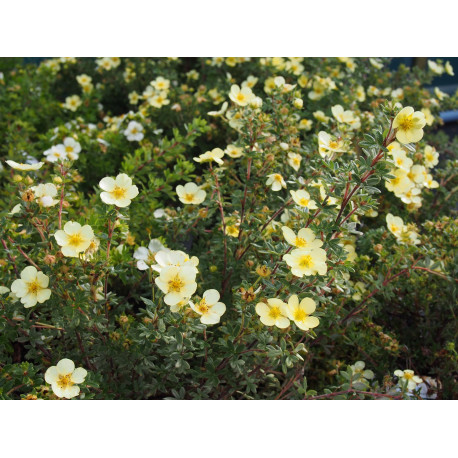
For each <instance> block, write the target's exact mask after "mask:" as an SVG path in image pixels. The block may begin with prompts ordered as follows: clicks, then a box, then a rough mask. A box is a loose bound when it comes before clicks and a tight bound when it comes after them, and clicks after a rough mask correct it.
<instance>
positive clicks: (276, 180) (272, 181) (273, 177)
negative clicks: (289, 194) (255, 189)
mask: <svg viewBox="0 0 458 458" xmlns="http://www.w3.org/2000/svg"><path fill="white" fill-rule="evenodd" d="M266 185H267V186H271V187H272V191H280V190H281V188H285V189H286V183H285V180H284V179H283V177H282V176H281V175H280V174H279V173H272V174H270V175H267V181H266Z"/></svg>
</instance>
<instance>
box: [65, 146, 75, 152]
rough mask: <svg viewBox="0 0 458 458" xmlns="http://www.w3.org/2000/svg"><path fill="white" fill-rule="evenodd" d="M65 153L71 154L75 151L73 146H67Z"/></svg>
mask: <svg viewBox="0 0 458 458" xmlns="http://www.w3.org/2000/svg"><path fill="white" fill-rule="evenodd" d="M65 151H66V152H67V153H71V152H72V151H73V146H66V147H65Z"/></svg>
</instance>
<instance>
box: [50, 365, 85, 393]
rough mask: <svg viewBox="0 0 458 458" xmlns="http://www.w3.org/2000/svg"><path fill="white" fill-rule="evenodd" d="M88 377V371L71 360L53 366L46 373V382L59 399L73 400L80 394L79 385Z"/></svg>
mask: <svg viewBox="0 0 458 458" xmlns="http://www.w3.org/2000/svg"><path fill="white" fill-rule="evenodd" d="M86 376H87V371H86V369H83V368H82V367H78V369H75V363H74V362H73V361H72V360H71V359H67V358H64V359H61V360H60V361H59V362H58V363H57V365H56V366H51V367H49V368H48V370H47V371H46V373H45V381H46V383H49V384H50V385H51V388H52V390H53V392H54V394H55V395H56V396H57V397H59V398H66V399H71V398H74V397H75V396H78V395H79V394H80V388H79V386H77V383H83V382H84V379H85V378H86Z"/></svg>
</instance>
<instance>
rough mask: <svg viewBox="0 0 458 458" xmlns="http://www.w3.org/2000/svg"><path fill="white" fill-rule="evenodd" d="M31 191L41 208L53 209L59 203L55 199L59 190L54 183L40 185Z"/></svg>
mask: <svg viewBox="0 0 458 458" xmlns="http://www.w3.org/2000/svg"><path fill="white" fill-rule="evenodd" d="M31 189H32V191H33V193H34V194H35V199H36V200H37V201H38V203H39V204H40V205H41V206H43V207H52V206H53V205H56V204H57V203H59V201H58V200H57V199H53V197H56V195H57V188H56V186H55V185H54V184H53V183H46V184H39V185H38V186H33V187H32V188H31Z"/></svg>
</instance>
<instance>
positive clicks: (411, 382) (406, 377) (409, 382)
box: [394, 369, 423, 391]
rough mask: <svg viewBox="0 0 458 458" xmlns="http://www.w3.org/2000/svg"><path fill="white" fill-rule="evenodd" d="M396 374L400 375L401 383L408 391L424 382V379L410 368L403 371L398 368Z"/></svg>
mask: <svg viewBox="0 0 458 458" xmlns="http://www.w3.org/2000/svg"><path fill="white" fill-rule="evenodd" d="M394 375H395V376H396V377H399V382H398V383H399V385H401V386H405V387H406V388H407V390H408V391H412V390H414V389H415V388H416V387H417V385H418V384H419V383H421V382H423V380H422V379H421V378H420V377H418V376H417V375H415V373H414V371H412V370H410V369H405V370H403V371H401V370H399V369H398V370H396V371H394Z"/></svg>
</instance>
